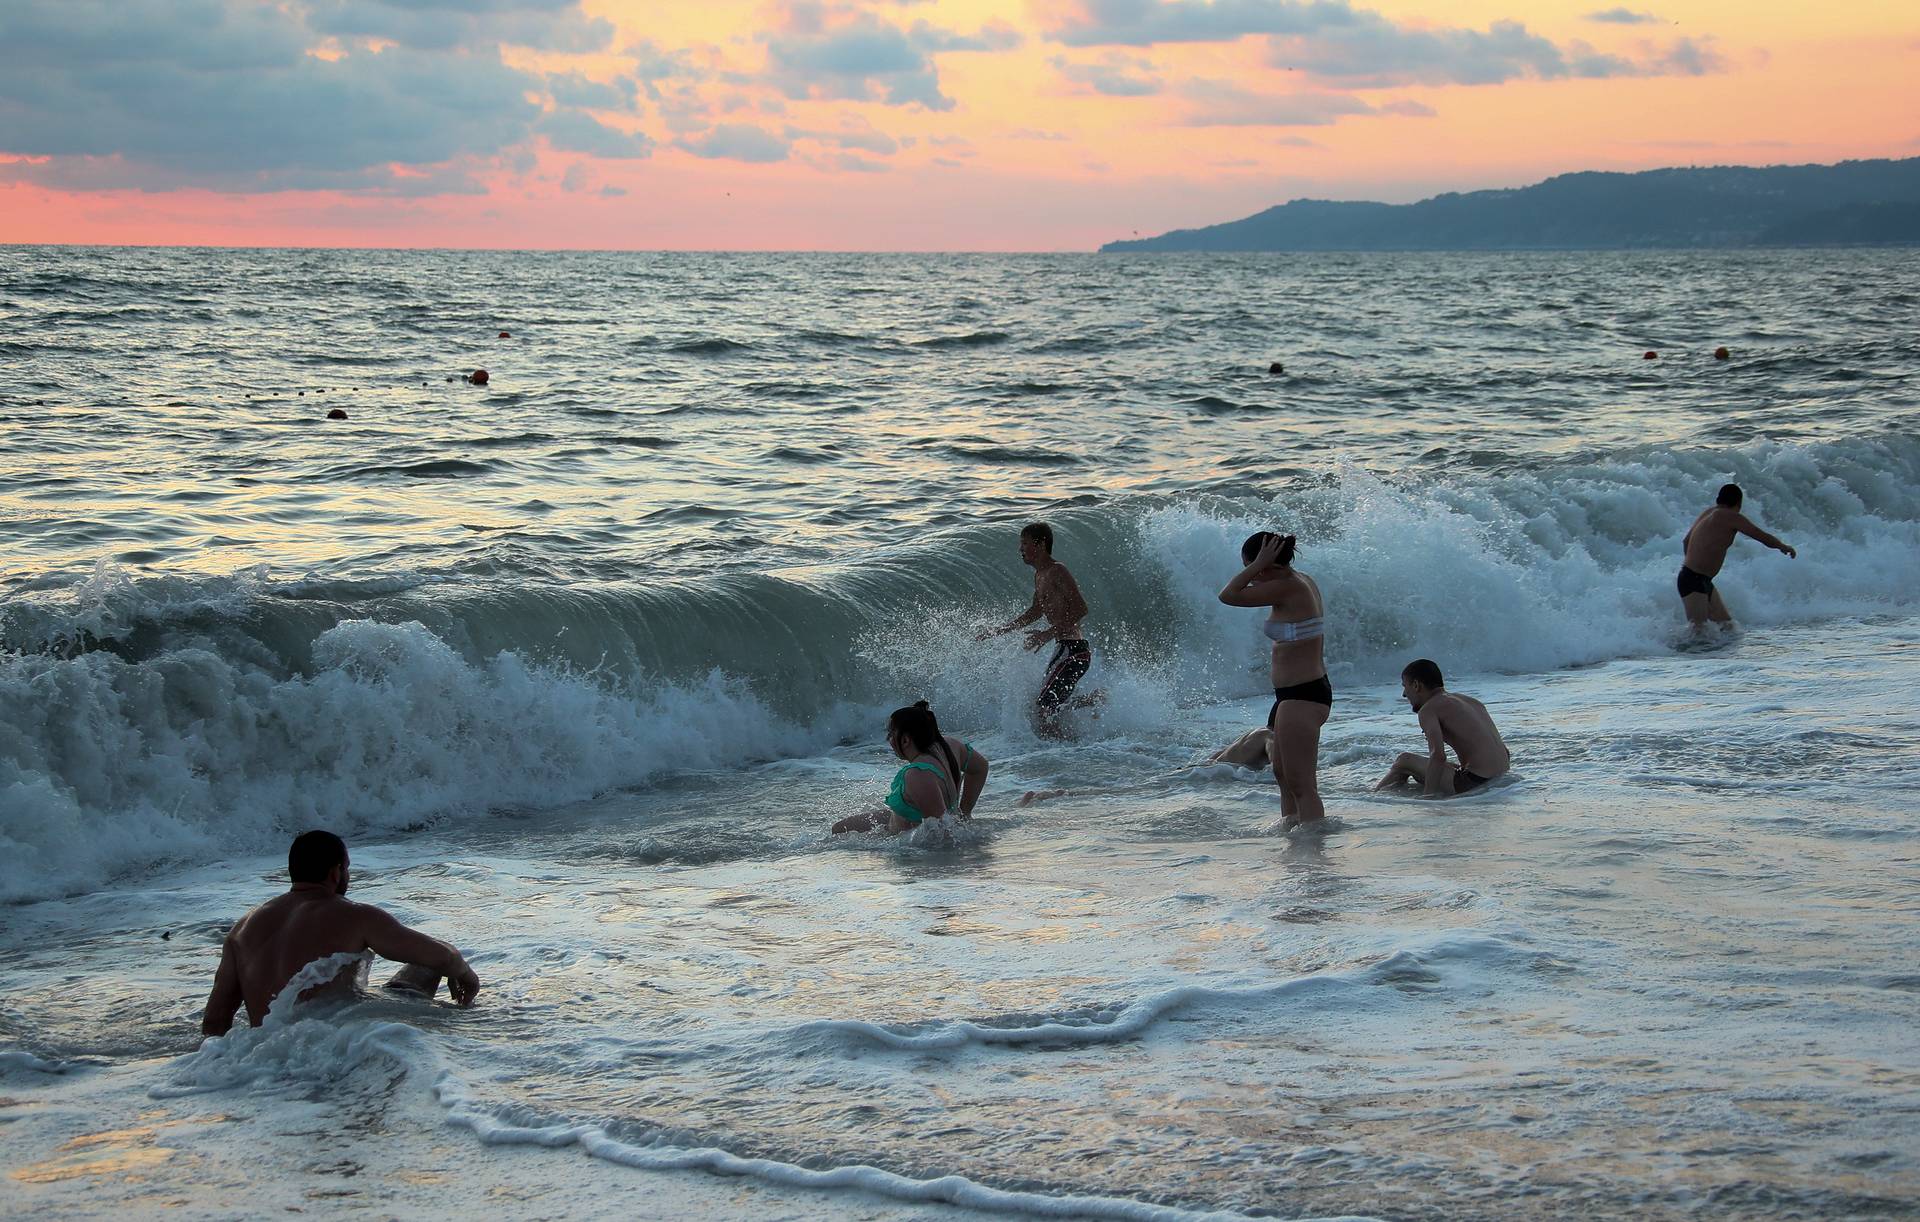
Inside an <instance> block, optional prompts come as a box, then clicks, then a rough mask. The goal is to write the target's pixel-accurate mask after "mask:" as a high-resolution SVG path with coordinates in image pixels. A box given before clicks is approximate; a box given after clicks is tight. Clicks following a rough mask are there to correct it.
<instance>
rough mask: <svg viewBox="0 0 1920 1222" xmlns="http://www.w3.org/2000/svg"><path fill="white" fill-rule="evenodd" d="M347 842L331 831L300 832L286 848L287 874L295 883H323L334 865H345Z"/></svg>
mask: <svg viewBox="0 0 1920 1222" xmlns="http://www.w3.org/2000/svg"><path fill="white" fill-rule="evenodd" d="M346 861H347V842H346V841H344V840H342V839H340V837H338V836H336V835H334V834H333V833H332V832H318V831H315V832H301V833H300V834H299V835H298V836H295V837H294V838H293V847H292V848H290V849H288V850H287V874H288V875H289V876H291V877H292V879H293V881H294V882H296V883H323V882H326V881H327V873H328V871H330V870H332V869H333V868H334V867H335V866H338V865H345V864H346Z"/></svg>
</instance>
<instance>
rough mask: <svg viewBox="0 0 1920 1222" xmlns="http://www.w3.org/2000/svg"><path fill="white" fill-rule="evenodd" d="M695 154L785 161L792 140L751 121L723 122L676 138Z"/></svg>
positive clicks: (723, 158)
mask: <svg viewBox="0 0 1920 1222" xmlns="http://www.w3.org/2000/svg"><path fill="white" fill-rule="evenodd" d="M677 143H678V146H679V147H680V148H682V149H685V150H686V151H687V152H689V153H692V154H693V155H694V156H695V157H708V158H715V159H720V160H726V161H750V162H769V161H785V160H786V159H787V155H788V154H789V153H790V152H792V151H793V145H792V142H791V141H789V140H787V139H786V138H785V137H783V136H776V135H774V134H773V133H772V132H770V131H767V130H765V129H764V128H759V127H755V126H753V125H752V124H750V123H722V124H720V125H719V126H717V127H714V128H712V129H710V130H709V131H707V132H706V133H704V134H703V135H700V136H698V137H693V138H689V139H685V140H680V141H678V142H677Z"/></svg>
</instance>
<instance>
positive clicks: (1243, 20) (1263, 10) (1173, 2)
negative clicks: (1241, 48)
mask: <svg viewBox="0 0 1920 1222" xmlns="http://www.w3.org/2000/svg"><path fill="white" fill-rule="evenodd" d="M1361 16H1362V14H1360V13H1356V12H1355V11H1354V10H1353V9H1352V8H1351V7H1349V5H1348V4H1347V3H1346V0H1080V3H1078V4H1075V5H1073V6H1072V7H1071V8H1070V9H1069V10H1068V11H1067V13H1066V14H1065V15H1064V17H1063V18H1062V19H1061V21H1060V22H1059V23H1058V24H1056V25H1055V26H1053V28H1051V29H1049V30H1048V31H1047V36H1048V37H1049V38H1052V39H1053V40H1054V41H1056V42H1063V43H1065V44H1067V45H1068V46H1070V47H1099V46H1131V47H1145V46H1152V45H1154V44H1157V43H1168V42H1232V41H1234V40H1236V39H1240V38H1244V37H1246V36H1247V35H1249V34H1309V33H1313V32H1315V31H1318V30H1324V29H1331V28H1336V27H1338V26H1340V25H1342V24H1347V23H1351V22H1354V21H1357V20H1359V19H1360V18H1361Z"/></svg>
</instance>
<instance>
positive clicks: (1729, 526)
mask: <svg viewBox="0 0 1920 1222" xmlns="http://www.w3.org/2000/svg"><path fill="white" fill-rule="evenodd" d="M1741 499H1742V498H1741V493H1740V485H1738V484H1727V485H1725V486H1724V487H1722V488H1721V489H1720V495H1719V496H1718V497H1717V498H1716V499H1715V500H1714V503H1713V505H1712V506H1711V507H1710V508H1707V509H1705V510H1702V511H1701V513H1700V516H1699V517H1697V518H1695V519H1694V520H1693V525H1692V526H1690V527H1688V528H1687V537H1686V539H1684V540H1683V541H1682V542H1681V544H1680V546H1681V547H1683V548H1685V549H1686V555H1687V559H1686V563H1685V564H1682V565H1681V566H1680V579H1679V582H1678V585H1679V587H1680V605H1681V606H1683V607H1685V608H1686V610H1687V623H1689V624H1691V625H1692V626H1693V630H1694V632H1695V633H1696V634H1697V633H1700V632H1703V631H1705V629H1706V626H1707V621H1708V620H1709V619H1711V620H1712V621H1713V622H1714V623H1716V624H1719V625H1721V626H1723V627H1728V628H1731V627H1732V626H1733V616H1732V615H1730V614H1729V613H1728V612H1727V604H1726V603H1724V602H1721V601H1720V591H1718V590H1716V589H1714V588H1713V579H1714V577H1715V576H1716V575H1718V574H1719V572H1720V566H1721V565H1723V564H1725V563H1726V562H1727V549H1728V548H1730V547H1732V546H1733V540H1734V538H1735V536H1737V535H1746V536H1748V537H1750V538H1754V539H1758V540H1760V542H1762V543H1764V544H1766V545H1767V546H1768V547H1770V548H1772V549H1773V550H1774V551H1776V552H1785V553H1786V554H1787V556H1788V557H1789V558H1791V557H1793V556H1794V555H1795V554H1796V553H1795V552H1794V550H1793V549H1792V548H1790V547H1788V546H1787V545H1786V544H1784V543H1782V542H1780V540H1778V539H1776V538H1774V537H1773V536H1772V535H1770V534H1768V533H1767V532H1766V531H1764V530H1761V529H1760V528H1759V527H1758V526H1755V525H1754V524H1753V522H1752V520H1751V519H1749V518H1748V517H1747V516H1746V515H1745V514H1743V513H1741V512H1740V501H1741Z"/></svg>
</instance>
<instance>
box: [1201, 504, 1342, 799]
mask: <svg viewBox="0 0 1920 1222" xmlns="http://www.w3.org/2000/svg"><path fill="white" fill-rule="evenodd" d="M1294 548H1295V540H1294V536H1292V535H1276V534H1273V533H1272V532H1270V531H1264V530H1263V531H1259V532H1257V533H1255V534H1253V535H1250V536H1248V538H1247V541H1246V542H1245V543H1242V544H1241V545H1240V559H1241V561H1242V563H1244V564H1245V565H1246V567H1245V568H1243V569H1241V570H1240V572H1239V573H1237V574H1236V575H1235V576H1234V578H1233V580H1231V581H1229V582H1228V583H1227V584H1226V587H1225V588H1224V589H1222V590H1221V591H1220V601H1221V602H1223V603H1225V604H1227V605H1228V606H1229V607H1271V608H1273V613H1272V614H1271V615H1269V616H1268V617H1267V620H1266V622H1265V623H1263V624H1262V625H1261V626H1260V630H1261V632H1263V633H1264V634H1265V635H1266V637H1267V639H1268V640H1270V641H1272V642H1273V664H1272V677H1273V711H1272V712H1270V713H1268V714H1267V728H1268V729H1269V730H1272V731H1273V741H1274V744H1275V746H1274V747H1273V748H1270V754H1271V756H1272V765H1273V779H1274V782H1275V783H1276V784H1278V785H1279V786H1280V811H1281V814H1282V816H1283V817H1282V819H1281V821H1280V826H1281V828H1282V829H1283V830H1284V829H1290V828H1294V827H1297V826H1299V825H1301V824H1303V823H1313V822H1316V821H1318V820H1320V819H1324V818H1326V817H1327V811H1326V807H1325V806H1324V805H1323V804H1322V803H1321V801H1320V781H1319V777H1318V775H1317V774H1318V769H1319V764H1320V727H1322V726H1324V725H1326V724H1327V718H1328V717H1329V716H1331V715H1332V713H1333V684H1332V683H1331V682H1329V681H1328V679H1327V663H1326V657H1325V654H1324V652H1323V651H1322V644H1323V639H1324V637H1325V635H1326V628H1325V620H1324V618H1323V617H1324V615H1325V609H1324V605H1323V604H1322V603H1321V601H1320V587H1319V586H1317V585H1315V584H1314V581H1313V578H1311V577H1309V576H1307V575H1306V574H1305V573H1298V572H1295V571H1294V568H1293V553H1294Z"/></svg>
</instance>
